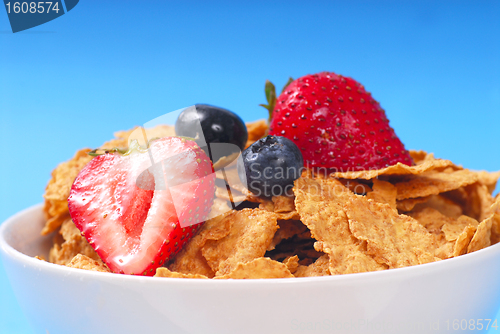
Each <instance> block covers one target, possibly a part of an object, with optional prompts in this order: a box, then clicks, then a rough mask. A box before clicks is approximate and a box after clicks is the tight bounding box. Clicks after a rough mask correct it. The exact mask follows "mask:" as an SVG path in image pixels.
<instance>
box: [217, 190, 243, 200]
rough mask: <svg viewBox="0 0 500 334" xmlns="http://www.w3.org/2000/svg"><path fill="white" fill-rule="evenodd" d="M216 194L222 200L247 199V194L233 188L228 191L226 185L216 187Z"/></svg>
mask: <svg viewBox="0 0 500 334" xmlns="http://www.w3.org/2000/svg"><path fill="white" fill-rule="evenodd" d="M215 196H216V197H217V198H220V199H222V200H226V201H231V202H233V203H241V202H243V201H245V200H246V199H247V195H244V194H242V193H240V192H239V191H236V190H235V189H232V190H231V192H228V191H227V189H226V188H225V187H215Z"/></svg>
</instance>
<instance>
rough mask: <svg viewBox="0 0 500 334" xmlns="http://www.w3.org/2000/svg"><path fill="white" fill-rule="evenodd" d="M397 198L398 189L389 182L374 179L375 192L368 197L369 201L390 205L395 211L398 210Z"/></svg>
mask: <svg viewBox="0 0 500 334" xmlns="http://www.w3.org/2000/svg"><path fill="white" fill-rule="evenodd" d="M396 196H397V190H396V187H395V186H393V185H392V184H391V183H389V182H386V181H381V180H379V179H373V191H372V192H369V193H368V194H367V195H366V197H367V198H368V199H371V200H374V201H375V202H379V203H385V204H389V206H390V207H391V208H393V209H394V210H397V208H396Z"/></svg>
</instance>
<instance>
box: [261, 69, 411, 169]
mask: <svg viewBox="0 0 500 334" xmlns="http://www.w3.org/2000/svg"><path fill="white" fill-rule="evenodd" d="M273 90H274V86H273V85H272V84H271V83H270V82H268V83H266V96H267V99H268V102H269V104H268V105H266V106H264V107H266V108H268V109H269V110H271V111H272V113H271V122H270V128H269V134H271V135H276V136H284V137H287V138H289V139H291V140H292V141H293V142H294V143H295V144H296V145H297V146H298V147H299V148H300V150H301V152H302V155H303V157H304V165H305V166H306V167H325V168H333V169H337V170H338V171H344V172H345V171H353V170H361V169H379V168H383V167H386V166H390V165H394V164H396V163H398V162H401V163H403V164H406V165H411V164H412V159H411V157H410V155H409V153H408V151H407V150H406V149H405V147H404V145H403V143H402V142H401V140H399V138H398V137H397V136H396V134H395V133H394V130H393V129H392V128H391V127H390V126H389V120H388V119H387V117H386V115H385V111H384V110H383V109H382V108H381V107H380V104H379V103H378V102H377V101H375V100H374V99H373V98H372V97H371V94H370V93H368V92H367V91H366V90H365V88H364V87H363V86H362V85H361V84H360V83H358V82H357V81H355V80H354V79H351V78H348V77H343V76H341V75H337V74H335V73H332V72H322V73H318V74H313V75H306V76H303V77H301V78H299V79H297V80H295V81H292V82H291V83H289V84H288V86H285V88H284V90H283V92H282V93H281V94H280V96H279V97H278V98H277V99H276V98H275V96H276V94H275V93H273ZM273 98H274V100H273Z"/></svg>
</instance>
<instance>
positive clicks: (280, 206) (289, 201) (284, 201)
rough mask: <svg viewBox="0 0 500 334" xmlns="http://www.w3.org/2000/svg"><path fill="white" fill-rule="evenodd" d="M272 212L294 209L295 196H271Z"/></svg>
mask: <svg viewBox="0 0 500 334" xmlns="http://www.w3.org/2000/svg"><path fill="white" fill-rule="evenodd" d="M272 202H273V204H274V212H278V213H281V212H292V211H295V197H293V196H273V198H272Z"/></svg>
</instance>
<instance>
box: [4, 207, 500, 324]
mask: <svg viewBox="0 0 500 334" xmlns="http://www.w3.org/2000/svg"><path fill="white" fill-rule="evenodd" d="M41 208H42V207H41V205H37V206H34V207H31V208H29V209H26V210H24V211H22V212H20V213H18V214H16V215H15V216H13V217H11V218H9V219H8V220H7V221H6V222H4V223H3V224H2V225H1V226H0V250H1V251H0V254H1V255H2V260H3V263H4V266H5V269H6V271H7V275H8V276H9V279H10V281H11V283H12V288H13V290H14V292H15V294H16V296H17V298H18V300H19V304H20V305H21V307H22V309H23V310H24V312H25V313H26V316H27V317H28V319H30V321H31V324H32V326H33V328H34V329H35V332H36V333H41V334H47V333H50V334H58V333H61V334H69V333H71V334H77V333H93V334H95V333H106V334H109V333H194V334H208V333H217V334H221V333H231V334H243V333H251V334H256V333H259V334H261V333H262V334H265V333H272V334H278V333H295V332H296V333H330V332H333V333H398V334H399V333H419V334H420V333H427V332H429V333H440V332H444V333H449V332H456V331H457V330H456V329H458V330H463V329H465V328H467V331H470V330H469V329H472V327H473V326H472V325H474V327H475V328H476V329H477V328H479V326H480V324H482V325H483V330H482V332H485V329H486V325H487V320H484V319H493V320H494V318H495V316H496V313H497V311H498V309H499V306H500V284H499V282H500V244H497V245H494V246H492V247H489V248H487V249H484V250H481V251H478V252H475V253H472V254H468V255H464V256H461V257H459V258H455V259H450V260H445V261H440V262H437V263H429V264H425V265H420V266H415V267H409V268H402V269H393V270H386V271H383V272H372V273H362V274H351V275H343V276H331V277H313V278H291V279H262V280H198V279H176V278H152V277H137V276H125V275H117V274H108V273H100V272H91V271H85V270H79V269H73V268H67V267H63V266H59V265H55V264H51V263H47V262H43V261H40V260H37V259H35V258H33V257H32V256H34V255H40V254H44V255H47V253H48V249H49V247H50V243H51V236H47V237H42V236H40V233H39V232H40V230H41V227H42V226H43V224H44V221H43V215H42V209H41ZM480 319H483V320H480ZM492 323H493V321H492V322H491V323H490V326H491V325H492ZM499 325H500V324H499ZM460 326H461V327H460ZM464 326H465V327H464Z"/></svg>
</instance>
